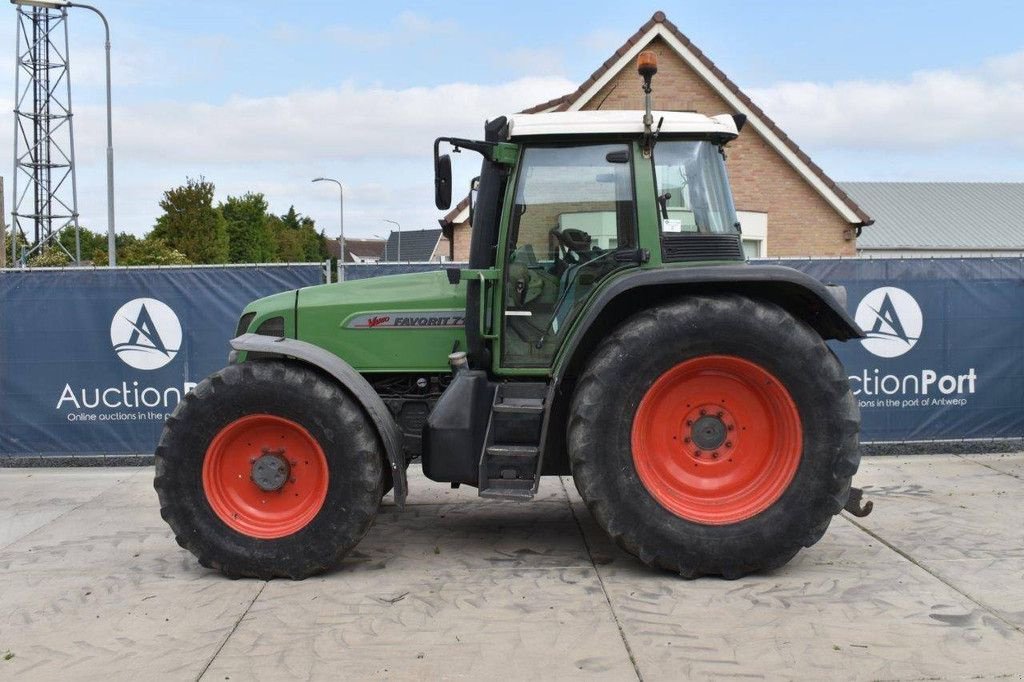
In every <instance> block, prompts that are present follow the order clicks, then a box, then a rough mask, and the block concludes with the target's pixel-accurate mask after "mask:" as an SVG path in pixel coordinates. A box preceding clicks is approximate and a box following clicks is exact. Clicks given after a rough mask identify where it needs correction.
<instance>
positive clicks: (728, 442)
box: [725, 440, 732, 448]
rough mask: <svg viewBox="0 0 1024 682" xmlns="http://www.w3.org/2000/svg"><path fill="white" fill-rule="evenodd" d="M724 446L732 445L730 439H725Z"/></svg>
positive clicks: (729, 446)
mask: <svg viewBox="0 0 1024 682" xmlns="http://www.w3.org/2000/svg"><path fill="white" fill-rule="evenodd" d="M725 447H727V448H731V447H732V441H731V440H727V441H725Z"/></svg>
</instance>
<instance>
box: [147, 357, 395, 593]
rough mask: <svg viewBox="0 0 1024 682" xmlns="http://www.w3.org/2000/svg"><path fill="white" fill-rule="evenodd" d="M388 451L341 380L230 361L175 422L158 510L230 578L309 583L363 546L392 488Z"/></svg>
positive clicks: (160, 471) (299, 368) (284, 364)
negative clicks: (387, 489) (386, 459)
mask: <svg viewBox="0 0 1024 682" xmlns="http://www.w3.org/2000/svg"><path fill="white" fill-rule="evenodd" d="M383 462H384V454H383V446H382V445H381V442H380V439H379V437H378V435H377V432H376V429H375V428H374V427H373V424H372V423H371V422H370V420H369V418H368V416H367V415H366V413H365V412H364V411H363V409H362V408H361V407H360V406H359V405H358V404H357V403H356V402H355V401H354V400H353V399H352V397H351V396H350V395H349V394H348V393H346V392H345V391H344V390H342V389H341V388H340V387H339V386H338V385H337V384H335V383H333V382H331V381H329V380H328V379H326V378H324V377H323V376H322V375H320V374H319V373H318V372H316V371H315V370H313V369H312V368H309V367H306V366H304V365H302V364H299V363H296V362H289V361H252V362H244V363H241V364H238V365H230V366H228V367H226V368H224V369H222V370H220V371H219V372H217V373H215V374H213V375H211V376H210V377H207V378H206V379H204V380H203V381H202V382H200V383H199V384H198V385H197V386H196V387H195V389H193V391H192V392H191V393H189V394H188V395H187V396H185V398H184V399H183V400H182V401H181V403H179V405H178V407H177V409H176V410H175V411H174V414H173V415H172V416H171V417H169V418H168V420H167V424H166V426H165V428H164V432H163V434H162V436H161V438H160V444H159V445H158V447H157V450H156V478H155V480H154V487H155V488H156V491H157V493H158V495H159V498H160V513H161V515H162V516H163V518H164V520H165V521H167V523H168V525H170V527H171V529H172V530H173V531H174V535H175V538H176V540H177V541H178V544H179V545H181V546H182V547H184V548H185V549H187V550H189V551H190V552H192V554H194V555H195V556H196V557H197V558H198V559H199V563H200V564H202V565H203V566H207V567H210V568H215V569H218V570H220V571H222V572H223V573H225V574H227V575H230V576H232V577H253V578H262V579H269V578H275V577H287V578H293V579H301V578H306V577H309V576H311V575H315V574H317V573H320V572H322V571H324V570H327V569H328V568H330V567H332V566H334V565H336V564H337V563H338V562H339V561H340V560H341V559H342V557H344V556H345V554H347V553H348V552H349V551H350V550H351V549H352V548H353V547H354V546H355V545H356V543H358V542H359V540H360V539H362V537H363V535H365V534H366V531H367V530H369V528H370V526H371V524H372V523H373V520H374V518H375V516H376V514H377V509H378V507H379V505H380V498H381V495H382V494H383V492H382V491H383V486H384V466H383Z"/></svg>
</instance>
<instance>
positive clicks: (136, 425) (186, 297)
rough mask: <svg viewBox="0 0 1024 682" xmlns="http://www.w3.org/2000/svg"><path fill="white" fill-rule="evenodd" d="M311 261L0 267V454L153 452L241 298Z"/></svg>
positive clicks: (286, 280) (281, 282) (208, 363)
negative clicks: (89, 267)
mask: <svg viewBox="0 0 1024 682" xmlns="http://www.w3.org/2000/svg"><path fill="white" fill-rule="evenodd" d="M324 278H325V266H324V265H323V264H319V263H310V264H294V265H265V266H264V265H261V266H218V267H177V268H171V267H167V268H145V267H140V268H135V267H132V268H111V269H101V268H97V269H87V270H76V269H66V270H56V271H55V270H49V269H35V270H33V269H28V270H9V271H0V457H2V456H12V455H13V456H19V455H20V456H60V455H64V456H68V455H75V456H81V455H110V454H115V453H130V454H137V453H152V452H153V449H154V448H155V446H156V442H157V440H158V438H159V435H160V431H161V429H162V427H163V420H164V419H165V418H166V416H167V415H168V414H169V413H170V412H171V411H173V410H174V407H175V406H176V405H177V403H178V401H179V400H180V399H181V396H182V395H184V394H185V393H186V392H187V391H188V390H190V389H191V387H192V386H194V385H195V383H196V382H198V381H199V380H200V379H202V378H203V377H204V376H206V375H207V374H210V373H211V372H214V371H216V370H217V369H220V368H221V367H223V366H224V365H225V364H226V362H227V354H228V351H229V350H230V349H229V348H228V345H227V340H228V339H230V338H231V337H232V336H233V335H234V331H235V326H236V324H237V322H238V317H239V314H240V313H241V310H242V308H243V307H244V306H245V305H246V304H248V303H249V302H250V301H252V300H253V299H255V298H260V297H262V296H267V295H269V294H272V293H276V292H279V291H285V290H289V289H295V288H298V287H303V286H310V285H314V284H320V283H321V282H323V281H324Z"/></svg>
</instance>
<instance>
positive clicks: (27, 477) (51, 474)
mask: <svg viewBox="0 0 1024 682" xmlns="http://www.w3.org/2000/svg"><path fill="white" fill-rule="evenodd" d="M138 473H139V471H138V469H0V548H2V547H5V546H7V545H9V544H11V543H13V542H15V541H16V540H18V539H20V538H22V537H25V536H26V535H28V534H29V533H31V532H32V531H34V530H36V529H37V528H41V527H42V526H44V525H46V524H47V523H49V522H50V521H53V520H54V519H56V518H58V517H60V516H62V515H63V514H66V513H68V512H69V511H71V510H72V509H74V508H76V507H78V506H79V505H82V504H84V503H85V502H88V501H89V500H91V499H93V498H95V497H96V496H98V495H100V494H101V493H103V492H104V491H105V490H108V489H109V488H111V487H113V486H116V485H117V484H118V483H119V482H121V481H123V480H125V479H127V478H130V477H132V476H135V475H137V474H138Z"/></svg>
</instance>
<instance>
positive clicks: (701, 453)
mask: <svg viewBox="0 0 1024 682" xmlns="http://www.w3.org/2000/svg"><path fill="white" fill-rule="evenodd" d="M703 454H704V453H703V452H701V451H700V450H698V451H697V452H695V453H694V455H695V456H697V457H700V456H701V455H703Z"/></svg>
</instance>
